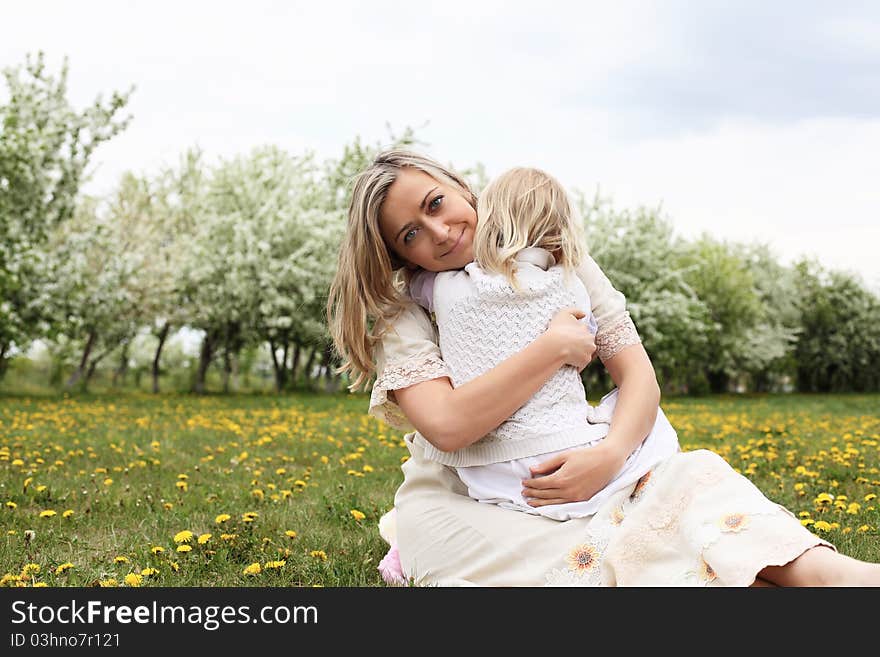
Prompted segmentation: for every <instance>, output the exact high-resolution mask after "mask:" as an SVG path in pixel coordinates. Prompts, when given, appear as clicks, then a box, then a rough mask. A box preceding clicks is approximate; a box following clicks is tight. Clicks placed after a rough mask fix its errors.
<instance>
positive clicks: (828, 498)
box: [813, 493, 834, 506]
mask: <svg viewBox="0 0 880 657" xmlns="http://www.w3.org/2000/svg"><path fill="white" fill-rule="evenodd" d="M833 501H834V495H831V494H830V493H819V494H818V495H817V496H816V499H814V500H813V503H814V504H816V505H817V506H823V505H830V504H831V503H832V502H833Z"/></svg>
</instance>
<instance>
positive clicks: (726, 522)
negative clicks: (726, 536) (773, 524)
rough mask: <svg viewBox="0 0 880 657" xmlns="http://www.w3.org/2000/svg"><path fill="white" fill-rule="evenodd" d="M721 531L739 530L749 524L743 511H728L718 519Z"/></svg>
mask: <svg viewBox="0 0 880 657" xmlns="http://www.w3.org/2000/svg"><path fill="white" fill-rule="evenodd" d="M718 526H719V527H721V531H723V532H739V531H742V530H743V529H745V528H746V527H748V526H749V519H748V516H746V515H745V514H744V513H729V514H727V515H726V516H723V517H722V518H721V520H719V521H718Z"/></svg>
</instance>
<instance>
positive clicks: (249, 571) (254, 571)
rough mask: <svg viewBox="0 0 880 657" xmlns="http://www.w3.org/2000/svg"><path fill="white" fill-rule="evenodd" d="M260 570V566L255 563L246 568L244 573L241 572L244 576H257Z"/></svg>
mask: <svg viewBox="0 0 880 657" xmlns="http://www.w3.org/2000/svg"><path fill="white" fill-rule="evenodd" d="M262 570H263V569H262V568H260V564H259V563H257V562H254V563H252V564H251V565H250V566H247V567H246V568H245V569H244V571H242V572H243V573H244V574H245V575H259V574H260V573H261V572H262Z"/></svg>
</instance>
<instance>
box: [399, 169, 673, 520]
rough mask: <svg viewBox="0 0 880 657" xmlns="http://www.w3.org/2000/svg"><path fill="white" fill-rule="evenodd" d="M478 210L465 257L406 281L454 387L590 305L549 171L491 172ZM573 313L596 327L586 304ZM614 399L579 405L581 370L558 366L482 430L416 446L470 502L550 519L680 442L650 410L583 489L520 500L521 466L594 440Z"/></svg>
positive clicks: (576, 235)
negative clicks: (596, 482) (556, 498)
mask: <svg viewBox="0 0 880 657" xmlns="http://www.w3.org/2000/svg"><path fill="white" fill-rule="evenodd" d="M477 216H478V217H479V224H478V228H477V231H476V235H475V237H474V254H475V258H476V260H475V262H472V263H470V264H468V265H466V266H465V267H464V269H463V270H453V271H444V272H439V273H437V272H429V271H425V270H419V271H417V272H415V273H414V274H413V275H412V277H411V279H410V282H409V293H410V296H411V297H412V298H413V300H414V301H416V302H417V303H419V304H420V305H421V306H423V307H425V308H426V309H428V310H429V311H430V312H432V313H433V316H434V317H435V318H436V323H437V326H438V329H439V338H440V351H441V355H442V357H443V361H444V362H445V363H446V366H447V367H448V368H449V373H450V378H451V380H452V385H453V387H458V386H460V385H462V384H465V383H467V382H468V381H471V380H472V379H474V378H475V377H477V376H479V375H481V374H484V373H485V372H488V371H489V370H491V369H492V368H493V367H495V366H496V365H498V364H499V363H501V362H502V361H504V360H505V359H506V358H508V357H510V356H512V355H513V354H515V353H517V352H519V351H520V350H522V349H523V348H524V347H526V346H527V345H528V344H530V343H531V342H533V341H534V340H535V339H536V338H537V337H538V336H539V335H541V333H543V332H544V331H545V330H546V328H547V325H548V324H549V323H550V321H551V319H552V318H553V316H554V315H555V314H556V313H557V312H559V311H560V310H562V309H564V308H568V307H577V308H581V309H583V310H584V311H585V312H588V313H589V310H590V308H591V304H590V298H589V295H588V294H587V290H586V288H585V287H584V284H583V283H582V282H581V281H580V280H579V279H578V278H577V277H576V276H575V274H574V272H575V269H576V268H577V266H578V265H580V264H581V260H582V255H581V248H580V245H581V242H582V237H581V230H580V226H579V219H578V217H577V213H576V212H575V211H574V208H573V207H572V205H571V203H570V202H569V200H568V197H567V194H566V192H565V190H564V189H563V187H562V186H561V185H560V184H559V183H558V182H557V181H556V180H555V179H554V178H553V177H551V176H549V175H548V174H546V173H544V172H543V171H540V170H538V169H526V168H516V169H512V170H510V171H508V172H506V173H504V174H502V175H501V176H500V177H498V178H497V179H496V180H494V181H493V182H492V183H491V184H490V185H489V186H488V187H487V188H486V189H485V191H484V192H483V193H482V195H481V196H480V199H479V202H478V205H477ZM404 239H405V238H404ZM582 321H583V322H584V323H585V324H587V325H588V327H589V329H590V332H591V333H593V334H595V333H596V321H595V319H594V318H593V315H592V313H589V314H588V315H587V316H586V317H585V318H584V319H583V320H582ZM615 402H616V394H615V393H611V394H610V395H606V397H605V398H604V399H603V401H602V402H601V403H600V405H599V407H598V408H597V409H592V407H590V406H588V405H586V404H585V392H584V386H583V383H582V381H581V377H580V373H579V371H578V369H577V368H575V367H572V366H570V365H567V366H564V367H562V368H561V369H560V370H559V371H558V372H556V373H555V374H554V375H553V376H552V377H551V378H550V380H548V381H547V382H546V383H545V384H544V385H543V386H542V387H541V389H540V390H538V392H537V393H535V395H533V396H532V398H531V399H529V400H528V401H527V402H526V403H525V404H524V405H523V406H522V407H520V408H519V409H518V410H517V411H516V412H515V413H514V414H513V415H511V416H510V417H509V418H508V419H507V420H506V421H504V422H503V423H502V424H501V425H500V426H498V427H497V428H495V429H493V430H492V431H490V432H489V433H488V434H487V435H485V436H482V437H480V438H479V439H478V440H476V441H473V442H471V443H470V444H468V445H462V446H461V447H459V448H458V449H456V450H454V451H444V450H443V449H438V447H436V446H435V445H432V444H431V443H430V442H428V441H425V444H424V447H425V455H426V457H427V458H429V459H431V460H433V461H436V462H438V463H443V464H444V465H450V466H454V467H456V471H457V472H458V475H459V477H460V478H461V480H462V482H464V484H465V485H466V486H467V487H468V494H469V495H470V496H471V497H472V498H474V499H475V500H478V501H480V502H485V503H494V504H498V505H500V506H503V507H505V508H510V509H516V510H519V511H525V512H527V513H533V514H541V515H544V516H547V517H549V518H553V519H555V520H568V519H570V518H576V517H584V516H588V515H591V514H593V513H595V512H596V510H597V509H598V508H599V507H600V506H601V504H602V503H603V502H604V501H605V500H606V499H608V498H609V497H611V496H612V495H613V494H614V493H616V492H617V491H620V490H623V489H624V488H627V487H629V486H632V485H633V484H635V483H636V482H637V481H638V480H639V479H640V478H641V477H643V476H644V475H645V474H647V473H648V472H649V471H650V469H651V468H652V467H653V466H655V465H656V464H657V463H659V462H661V461H663V460H664V459H666V458H667V457H669V456H671V455H672V454H674V453H675V452H676V451H678V449H679V448H678V439H677V436H676V434H675V431H674V429H673V428H672V426H671V425H670V424H669V422H668V420H667V419H666V417H665V415H664V414H663V411H662V410H658V413H657V420H656V422H655V424H654V428H653V430H652V431H651V433H650V434H649V435H648V436H647V437H646V438H645V440H644V442H643V443H642V444H641V445H639V446H638V447H637V448H636V449H635V451H633V452H632V454H630V456H629V458H627V460H626V462H625V464H624V466H623V468H622V469H621V470H620V472H618V473H617V474H616V475H615V476H614V478H613V479H612V480H611V481H610V482H609V483H608V484H607V485H606V486H605V487H604V488H603V489H602V490H600V491H599V492H598V493H596V494H595V495H593V496H592V497H591V498H590V499H589V500H586V501H582V502H570V503H565V504H552V505H546V506H541V507H537V508H535V507H532V506H529V505H528V503H527V501H526V500H525V499H524V498H523V496H522V481H523V480H524V479H527V478H528V477H529V476H530V472H531V468H534V467H536V466H538V465H539V464H541V463H543V462H544V461H546V460H548V459H550V458H553V457H555V456H557V455H560V454H563V453H565V452H567V451H570V450H573V449H582V448H587V447H593V446H595V445H596V444H598V443H599V442H600V441H602V440H603V439H604V438H605V436H607V435H608V429H609V428H610V420H611V416H612V414H613V410H614V404H615ZM588 410H589V411H593V412H592V413H590V412H588ZM603 420H604V421H603Z"/></svg>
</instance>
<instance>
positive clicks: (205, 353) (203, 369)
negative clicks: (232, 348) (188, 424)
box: [193, 331, 215, 395]
mask: <svg viewBox="0 0 880 657" xmlns="http://www.w3.org/2000/svg"><path fill="white" fill-rule="evenodd" d="M214 339H215V338H214V334H213V332H211V331H207V332H205V338H204V339H203V340H202V348H201V353H200V354H199V369H198V371H196V380H195V384H194V385H193V392H195V393H196V394H199V395H201V394H204V392H205V379H206V377H207V375H208V367H210V365H211V358H212V357H213V355H214Z"/></svg>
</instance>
